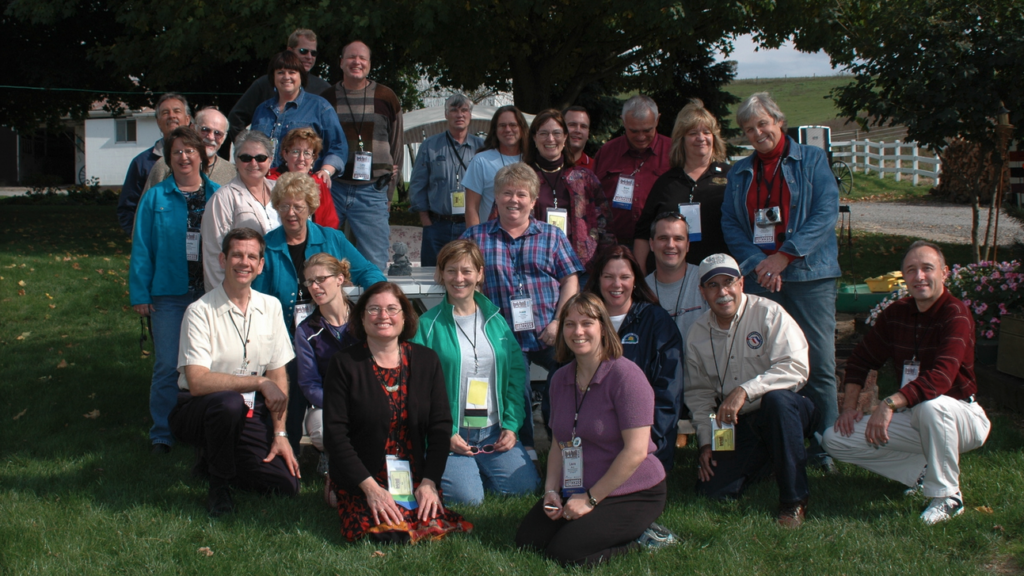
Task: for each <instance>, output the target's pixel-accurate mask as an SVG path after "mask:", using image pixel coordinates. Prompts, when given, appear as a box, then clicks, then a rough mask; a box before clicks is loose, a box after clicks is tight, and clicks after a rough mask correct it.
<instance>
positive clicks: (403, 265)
mask: <svg viewBox="0 0 1024 576" xmlns="http://www.w3.org/2000/svg"><path fill="white" fill-rule="evenodd" d="M391 249H392V250H393V251H394V252H395V259H394V261H392V262H391V267H389V268H388V276H412V262H410V261H409V256H408V254H409V247H408V246H406V245H405V242H395V243H394V244H393V245H392V246H391Z"/></svg>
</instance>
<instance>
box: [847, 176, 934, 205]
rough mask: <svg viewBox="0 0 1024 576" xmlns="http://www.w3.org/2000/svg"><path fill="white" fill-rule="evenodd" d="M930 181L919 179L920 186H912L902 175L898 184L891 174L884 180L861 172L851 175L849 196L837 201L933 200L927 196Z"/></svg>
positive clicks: (907, 178)
mask: <svg viewBox="0 0 1024 576" xmlns="http://www.w3.org/2000/svg"><path fill="white" fill-rule="evenodd" d="M932 186H933V184H932V181H931V180H926V179H924V178H922V179H921V182H920V184H918V185H917V186H914V184H913V181H912V180H911V179H910V178H909V177H907V176H905V175H904V177H903V179H902V180H900V181H899V182H897V181H896V179H895V178H894V177H893V175H892V174H886V175H885V178H879V177H878V174H877V173H876V172H872V173H871V174H867V175H865V174H864V173H863V172H855V173H854V174H853V189H852V190H851V191H850V194H849V195H844V196H842V197H841V198H840V199H839V202H840V204H845V203H847V202H856V201H861V200H863V201H870V202H895V201H922V202H927V201H931V200H934V199H935V197H934V196H931V195H929V193H928V192H929V190H931V189H932Z"/></svg>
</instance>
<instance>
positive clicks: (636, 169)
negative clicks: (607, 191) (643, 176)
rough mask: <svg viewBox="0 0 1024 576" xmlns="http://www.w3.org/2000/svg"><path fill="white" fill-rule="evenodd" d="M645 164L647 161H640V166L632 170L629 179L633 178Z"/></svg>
mask: <svg viewBox="0 0 1024 576" xmlns="http://www.w3.org/2000/svg"><path fill="white" fill-rule="evenodd" d="M646 163H647V159H644V160H641V161H640V165H639V166H637V167H636V168H634V169H633V173H632V174H630V175H629V177H630V178H632V177H633V176H636V173H637V172H639V171H640V169H641V168H643V167H644V164H646Z"/></svg>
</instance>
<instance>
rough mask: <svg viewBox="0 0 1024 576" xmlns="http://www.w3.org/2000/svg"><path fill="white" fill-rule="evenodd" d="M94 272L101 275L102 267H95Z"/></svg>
mask: <svg viewBox="0 0 1024 576" xmlns="http://www.w3.org/2000/svg"><path fill="white" fill-rule="evenodd" d="M96 273H97V274H99V275H100V276H102V275H103V268H97V269H96Z"/></svg>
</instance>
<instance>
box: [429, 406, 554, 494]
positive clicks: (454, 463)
mask: <svg viewBox="0 0 1024 576" xmlns="http://www.w3.org/2000/svg"><path fill="white" fill-rule="evenodd" d="M459 436H462V439H463V440H465V441H466V443H467V444H469V445H470V446H477V447H483V446H486V445H488V444H494V443H495V442H497V441H498V438H499V437H500V436H501V425H500V424H495V425H494V426H489V427H487V428H476V429H472V428H460V429H459ZM539 485H540V476H538V475H537V468H536V467H535V466H534V465H533V462H531V461H530V457H529V456H527V455H526V449H525V448H523V443H522V442H516V445H515V446H513V447H512V449H511V450H509V451H507V452H492V453H490V454H483V453H480V454H477V455H476V456H462V455H459V454H449V455H448V465H447V467H445V469H444V476H442V477H441V489H442V490H443V492H444V503H445V504H471V505H473V506H479V505H480V504H482V503H483V501H484V489H485V488H486V489H487V490H488V491H490V492H496V493H498V494H501V495H503V496H522V495H524V494H532V493H533V491H534V490H536V489H537V486H539Z"/></svg>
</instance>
